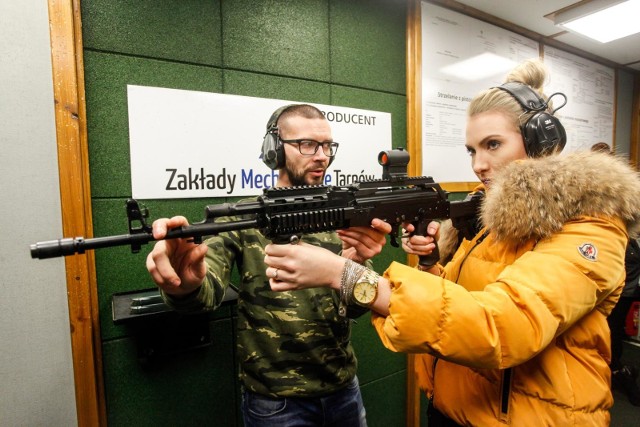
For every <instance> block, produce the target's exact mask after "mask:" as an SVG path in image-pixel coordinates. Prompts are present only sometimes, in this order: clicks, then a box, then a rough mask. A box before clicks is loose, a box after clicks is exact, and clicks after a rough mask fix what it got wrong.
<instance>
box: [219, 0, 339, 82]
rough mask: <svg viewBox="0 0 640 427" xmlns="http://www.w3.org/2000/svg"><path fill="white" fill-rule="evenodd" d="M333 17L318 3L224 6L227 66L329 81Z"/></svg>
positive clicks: (248, 0) (269, 0)
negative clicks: (331, 19) (331, 18)
mask: <svg viewBox="0 0 640 427" xmlns="http://www.w3.org/2000/svg"><path fill="white" fill-rule="evenodd" d="M328 13H329V8H328V5H327V2H326V1H317V0H297V1H286V0H265V1H255V0H235V1H227V2H223V3H222V26H223V29H224V31H223V39H222V46H223V51H224V55H223V57H224V67H225V68H232V69H240V70H248V71H259V72H261V73H264V74H277V75H282V76H292V77H298V78H302V79H309V80H322V81H326V80H328V79H329V68H330V67H329V19H328Z"/></svg>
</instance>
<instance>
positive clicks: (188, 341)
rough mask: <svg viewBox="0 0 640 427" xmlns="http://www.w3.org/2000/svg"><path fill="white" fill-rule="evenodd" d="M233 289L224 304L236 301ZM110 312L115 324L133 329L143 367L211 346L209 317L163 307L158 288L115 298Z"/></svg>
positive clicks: (228, 293)
mask: <svg viewBox="0 0 640 427" xmlns="http://www.w3.org/2000/svg"><path fill="white" fill-rule="evenodd" d="M234 288H235V287H231V286H230V287H229V288H227V292H226V294H225V298H224V300H223V301H224V302H225V303H232V302H234V301H235V299H237V297H238V293H237V292H236V291H235V289H234ZM111 309H112V316H113V323H115V324H117V325H126V326H129V327H130V328H131V329H132V331H133V335H134V337H135V340H136V344H137V347H138V360H139V361H140V362H141V363H144V364H146V363H149V362H151V361H153V360H154V359H156V358H158V357H159V356H163V355H170V354H176V353H182V352H185V351H192V350H195V349H199V348H203V347H208V346H210V345H211V334H210V331H209V322H210V316H209V313H208V312H205V311H201V312H196V313H188V314H184V313H179V312H177V311H175V310H174V309H172V308H171V307H169V306H168V305H166V304H165V303H164V301H163V300H162V297H161V295H160V292H159V290H158V289H157V288H153V289H144V290H139V291H131V292H122V293H116V294H113V295H112V297H111Z"/></svg>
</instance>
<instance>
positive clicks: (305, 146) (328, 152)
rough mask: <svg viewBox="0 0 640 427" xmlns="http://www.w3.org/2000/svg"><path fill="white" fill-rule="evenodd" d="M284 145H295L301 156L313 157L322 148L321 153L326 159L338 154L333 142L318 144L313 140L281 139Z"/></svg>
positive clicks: (335, 144) (335, 143)
mask: <svg viewBox="0 0 640 427" xmlns="http://www.w3.org/2000/svg"><path fill="white" fill-rule="evenodd" d="M280 141H282V142H284V143H285V144H297V145H298V151H300V154H302V155H303V156H313V155H314V154H316V153H317V152H318V148H319V147H320V146H322V152H323V153H324V155H325V156H327V157H333V156H335V155H336V153H337V152H338V145H340V144H338V143H337V142H333V141H324V142H318V141H314V140H313V139H281V140H280Z"/></svg>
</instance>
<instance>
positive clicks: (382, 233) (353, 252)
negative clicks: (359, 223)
mask: <svg viewBox="0 0 640 427" xmlns="http://www.w3.org/2000/svg"><path fill="white" fill-rule="evenodd" d="M390 232H391V225H390V224H388V223H386V222H384V221H382V220H381V219H378V218H374V219H373V220H372V221H371V227H351V228H348V229H346V230H338V231H337V233H338V237H340V239H341V240H342V256H343V257H345V258H348V259H350V260H353V261H355V262H358V263H360V264H362V263H363V262H365V261H366V260H368V259H370V258H373V257H374V256H375V255H378V254H379V253H380V252H382V248H383V247H384V245H385V243H387V239H386V235H387V234H389V233H390Z"/></svg>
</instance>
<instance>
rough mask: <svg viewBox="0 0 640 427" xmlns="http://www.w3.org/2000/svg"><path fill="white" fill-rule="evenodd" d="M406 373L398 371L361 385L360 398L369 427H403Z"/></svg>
mask: <svg viewBox="0 0 640 427" xmlns="http://www.w3.org/2000/svg"><path fill="white" fill-rule="evenodd" d="M406 375H407V374H406V373H405V372H398V373H396V374H393V375H390V376H388V377H384V378H381V379H379V380H377V381H375V382H372V383H369V384H365V385H362V387H361V390H362V400H363V401H364V406H365V409H366V411H367V425H368V426H369V427H404V426H406V425H407V421H406V418H407V417H406V410H405V407H406V401H407V399H406V395H407V392H406V389H407V381H406Z"/></svg>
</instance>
